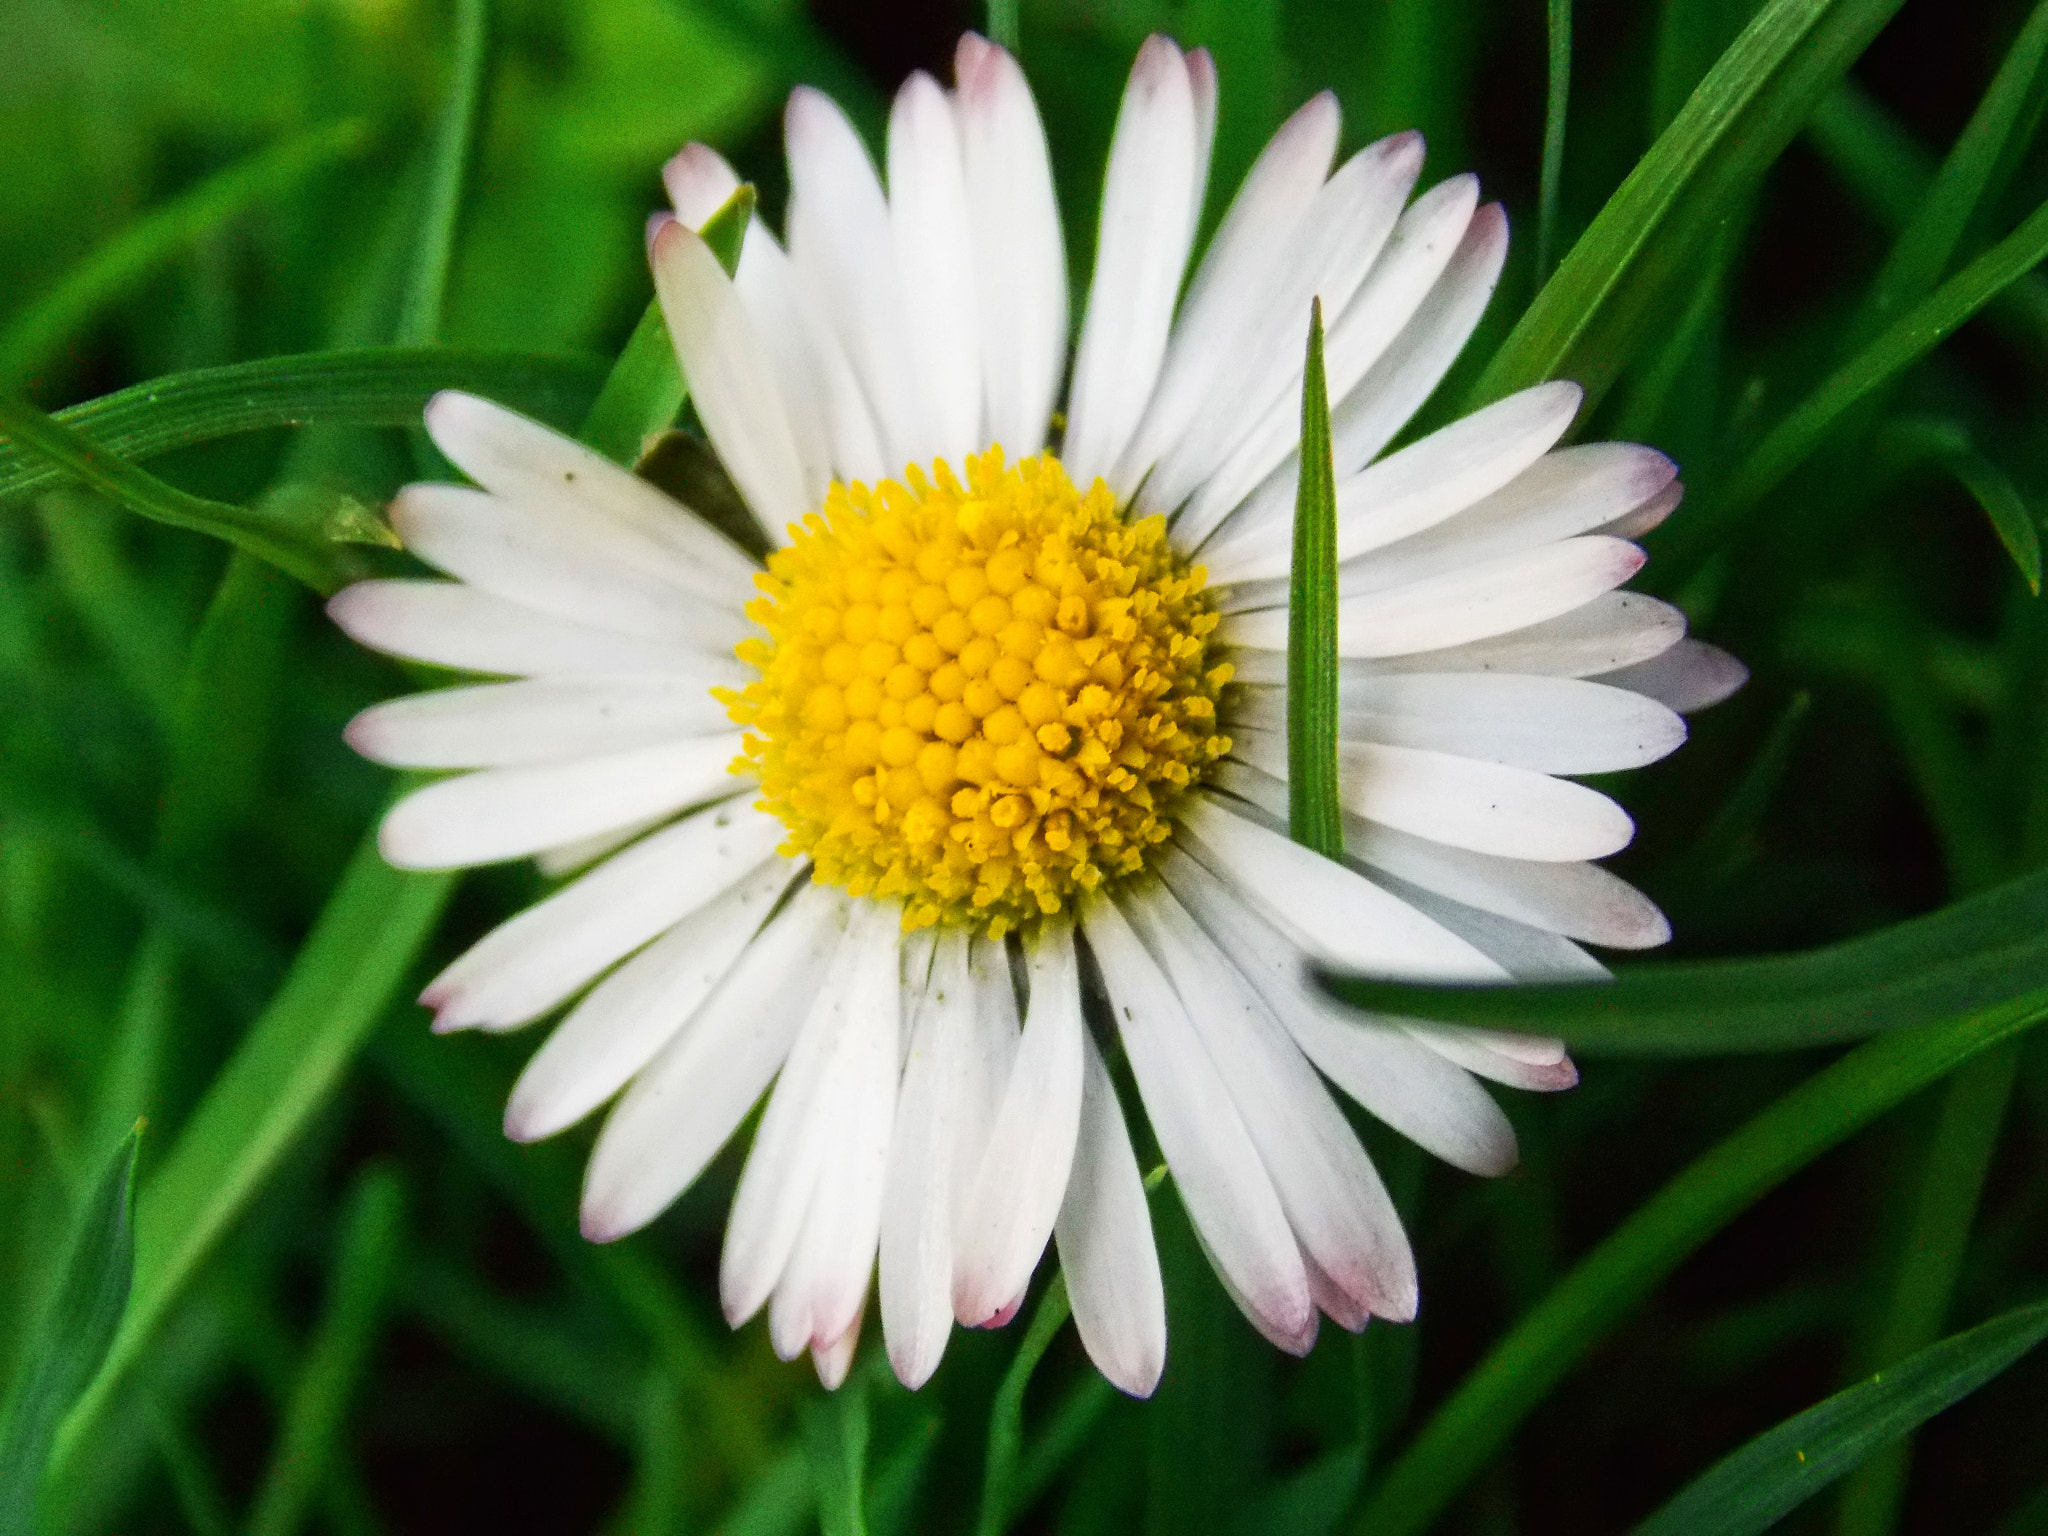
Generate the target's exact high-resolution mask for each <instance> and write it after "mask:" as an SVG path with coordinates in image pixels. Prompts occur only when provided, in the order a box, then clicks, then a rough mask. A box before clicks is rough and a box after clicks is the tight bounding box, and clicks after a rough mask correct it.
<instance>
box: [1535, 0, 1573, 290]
mask: <svg viewBox="0 0 2048 1536" xmlns="http://www.w3.org/2000/svg"><path fill="white" fill-rule="evenodd" d="M1549 23H1550V27H1549V32H1550V80H1549V88H1548V93H1547V95H1546V96H1545V98H1544V103H1543V168H1542V171H1541V174H1540V180H1539V184H1538V192H1537V197H1536V280H1537V281H1538V282H1539V283H1540V282H1542V281H1543V280H1544V279H1545V278H1547V277H1549V276H1550V267H1551V261H1552V259H1553V257H1554V256H1555V254H1556V251H1557V212H1558V196H1559V191H1560V183H1561V182H1562V181H1563V179H1564V128H1565V119H1566V116H1567V113H1568V109H1569V107H1570V103H1571V96H1572V0H1550V3H1549Z"/></svg>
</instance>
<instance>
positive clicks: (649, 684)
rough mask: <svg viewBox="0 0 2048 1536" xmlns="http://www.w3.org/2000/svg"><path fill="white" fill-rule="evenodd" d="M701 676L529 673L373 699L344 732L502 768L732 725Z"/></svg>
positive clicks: (367, 742)
mask: <svg viewBox="0 0 2048 1536" xmlns="http://www.w3.org/2000/svg"><path fill="white" fill-rule="evenodd" d="M731 725H732V721H731V717H730V716H728V715H727V713H726V708H725V706H724V705H723V704H721V703H719V701H718V700H717V699H715V698H713V697H712V696H711V693H710V690H709V689H707V688H705V687H704V686H703V684H701V683H698V682H695V681H692V680H691V679H688V678H684V677H677V676H674V675H669V674H663V673H660V672H618V673H612V674H609V675H605V674H592V675H589V676H584V677H578V678H575V679H573V680H571V679H563V678H528V679H525V680H523V681H520V682H516V683H483V684H479V685H476V686H474V687H468V688H443V689H440V690H438V691H436V692H433V693H416V694H412V695H410V696H409V697H406V698H402V699H391V700H389V701H387V702H386V703H383V704H373V705H371V706H370V707H369V708H368V709H366V710H364V711H363V712H362V713H361V714H359V715H357V716H356V717H355V719H353V720H351V721H350V722H349V723H348V728H347V729H346V730H345V731H344V732H343V733H342V736H343V739H344V740H346V741H347V742H348V744H349V745H350V746H351V747H354V748H355V749H356V751H358V752H360V753H361V754H362V755H363V756H364V757H367V758H368V759H370V761H371V762H373V763H383V764H386V765H387V766H389V767H393V768H503V767H510V766H512V765H514V764H518V763H549V762H560V761H561V760H563V759H564V758H569V757H581V756H588V755H589V754H591V753H594V752H613V751H619V750H622V749H624V748H626V747H643V746H649V745H651V744H653V743H654V742H657V741H672V740H674V739H676V738H677V737H681V736H707V735H712V734H715V733H722V732H724V731H727V730H729V729H730V728H731Z"/></svg>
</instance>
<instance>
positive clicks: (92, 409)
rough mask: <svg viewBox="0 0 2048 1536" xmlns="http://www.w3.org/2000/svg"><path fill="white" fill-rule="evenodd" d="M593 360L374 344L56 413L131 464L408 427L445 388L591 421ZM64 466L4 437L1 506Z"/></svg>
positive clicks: (264, 363)
mask: <svg viewBox="0 0 2048 1536" xmlns="http://www.w3.org/2000/svg"><path fill="white" fill-rule="evenodd" d="M604 374H605V370H604V364H602V363H600V362H597V361H594V360H592V359H588V358H572V357H543V356H540V355H538V354H535V353H527V352H478V351H450V350H443V349H441V348H436V347H365V348H361V349H356V350H350V351H342V352H303V353H299V354H297V355H294V356H287V357H266V358H260V359H258V360H257V361H255V362H249V363H229V364H227V365H226V366H224V367H219V368H195V369H193V370H192V371H191V372H189V373H173V374H167V375H166V376H165V377H163V378H160V379H152V380H150V381H149V382H148V383H145V384H136V385H133V386H131V387H130V388H128V389H123V390H117V391H115V392H114V393H113V394H111V395H102V396H100V397H99V398H98V399H97V400H88V401H86V402H84V403H83V404H81V405H72V406H66V407H65V408H64V409H63V410H61V411H57V412H55V413H54V416H55V419H56V420H57V421H59V422H61V423H63V424H64V425H65V426H67V427H70V428H72V429H73V430H74V431H76V432H78V433H80V434H82V435H83V436H85V437H87V438H90V439H91V440H92V442H93V443H94V444H95V445H96V446H98V447H99V448H101V449H102V450H104V451H105V452H107V453H110V454H113V455H114V456H116V457H117V458H123V459H148V458H154V457H155V456H156V455H158V454H161V453H168V452H170V451H171V450H173V449H176V448H187V447H190V446H191V445H193V444H194V443H205V442H212V441H214V440H215V439H217V438H223V437H233V436H234V435H236V434H237V433H241V432H261V431H265V430H267V429H269V428H274V427H300V426H355V427H405V426H413V425H415V424H417V423H418V421H419V419H420V412H421V411H422V410H423V409H425V407H426V403H427V401H428V400H430V399H432V398H433V396H434V395H435V393H436V392H438V391H440V390H443V389H461V390H467V391H469V392H470V393H472V394H480V395H488V396H490V398H491V399H493V400H496V401H498V402H500V403H501V404H504V405H508V406H510V407H512V408H513V409H514V410H517V411H521V412H524V413H525V414H526V415H528V416H533V417H537V418H538V419H540V420H541V421H545V422H548V423H549V424H551V425H553V426H557V427H569V428H573V427H574V426H575V425H576V423H577V422H579V421H581V420H582V419H583V417H584V415H585V413H586V412H588V411H589V409H590V404H591V402H592V401H593V400H595V399H596V398H597V392H598V389H599V387H600V385H601V384H602V383H603V380H604ZM65 479H66V475H65V473H64V471H63V470H61V469H58V468H57V467H55V466H54V465H52V464H50V463H49V462H48V461H47V460H44V459H39V458H37V457H36V456H35V455H34V454H31V453H27V452H24V451H23V450H22V448H21V447H20V445H18V444H16V443H14V442H12V441H9V440H4V439H0V501H5V500H7V499H8V498H10V497H15V496H25V495H28V494H29V493H31V492H34V491H40V490H43V489H45V488H47V487H49V486H53V485H61V484H62V483H63V482H64V480H65Z"/></svg>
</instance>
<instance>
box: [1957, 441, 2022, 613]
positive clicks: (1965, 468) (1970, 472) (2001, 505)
mask: <svg viewBox="0 0 2048 1536" xmlns="http://www.w3.org/2000/svg"><path fill="white" fill-rule="evenodd" d="M1944 457H1945V459H1946V462H1947V464H1948V470H1949V473H1950V474H1952V475H1954V476H1955V477H1956V480H1957V483H1959V484H1960V485H1961V486H1962V488H1963V489H1964V490H1966V491H1968V492H1969V493H1970V495H1971V496H1972V497H1974V498H1975V499H1976V502H1977V505H1978V506H1979V507H1981V508H1983V510H1984V515H1985V517H1987V518H1989V519H1990V521H1991V531H1992V532H1993V533H1995V534H1997V535H1998V542H1999V543H2000V544H2003V545H2004V546H2005V552H2006V553H2007V554H2008V555H2011V556H2012V563H2013V564H2014V565H2016V566H2018V567H2019V571H2020V577H2021V579H2022V580H2024V581H2025V582H2026V584H2027V587H2028V590H2030V591H2031V592H2032V593H2033V594H2034V596H2036V597H2039V596H2040V595H2041V531H2040V529H2039V528H2037V527H2036V526H2035V524H2034V514H2033V513H2032V512H2031V511H2030V510H2028V507H2027V503H2026V501H2025V500H2024V499H2023V498H2022V497H2021V495H2020V492H2019V487H2018V486H2016V485H2014V484H2013V483H2012V479H2011V477H2010V476H2008V475H2007V474H2006V472H2005V471H2004V470H2002V469H2000V468H1999V467H1998V466H1997V465H1996V464H1994V463H1992V462H1991V461H1990V460H1989V459H1987V458H1985V457H1984V455H1983V454H1981V453H1978V452H1976V451H1975V450H1974V449H1971V448H1968V447H1965V448H1963V449H1961V450H1960V451H1958V452H1954V453H1950V454H1947V455H1945V456H1944Z"/></svg>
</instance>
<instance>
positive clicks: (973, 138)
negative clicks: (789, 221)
mask: <svg viewBox="0 0 2048 1536" xmlns="http://www.w3.org/2000/svg"><path fill="white" fill-rule="evenodd" d="M954 69H955V73H956V75H957V77H958V82H959V89H958V93H957V99H956V103H955V108H956V111H957V112H958V114H959V120H960V148H961V156H962V159H963V160H964V162H965V164H966V167H967V207H968V215H969V217H970V218H971V219H972V220H973V226H974V260H975V266H976V269H977V271H976V277H977V287H976V292H977V295H978V305H979V309H980V313H981V325H980V336H981V359H982V369H983V374H982V387H983V390H984V395H983V400H984V402H985V405H986V408H987V413H986V416H985V418H984V420H985V425H986V426H987V429H988V436H989V439H990V441H992V442H996V443H1000V444H1002V446H1003V447H1004V448H1005V449H1006V450H1007V451H1008V452H1009V454H1010V455H1011V457H1013V458H1021V457H1023V456H1024V455H1025V454H1030V453H1036V452H1037V451H1038V450H1039V449H1040V447H1042V446H1043V445H1044V443H1045V429H1046V424H1047V422H1048V421H1049V420H1050V418H1051V416H1052V408H1053V399H1054V396H1055V395H1056V394H1057V393H1058V390H1059V384H1060V376H1061V374H1062V373H1063V372H1064V371H1065V364H1066V346H1067V258H1066V248H1065V246H1064V244H1063V243H1062V240H1061V235H1060V211H1059V205H1058V204H1057V203H1056V202H1055V201H1054V199H1053V190H1052V165H1051V161H1050V159H1049V157H1048V156H1047V154H1046V148H1045V128H1044V126H1043V125H1042V124H1041V123H1040V122H1039V119H1038V106H1037V104H1036V103H1035V102H1034V101H1033V100H1032V99H1031V87H1030V86H1029V85H1027V84H1026V83H1025V81H1024V71H1023V70H1021V69H1019V68H1018V67H1017V61H1016V60H1015V59H1013V58H1011V57H1010V55H1009V54H1008V53H1007V52H1006V51H1004V50H1003V49H1001V48H998V47H996V46H995V45H994V44H993V43H990V42H988V41H986V40H985V39H982V38H979V37H976V36H974V35H973V34H971V33H970V34H969V35H967V36H966V37H963V38H961V40H960V48H959V51H958V53H957V54H956V56H955V60H954Z"/></svg>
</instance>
